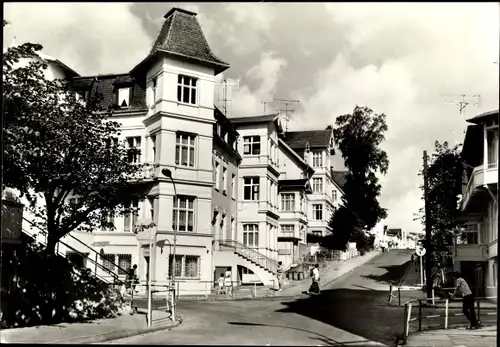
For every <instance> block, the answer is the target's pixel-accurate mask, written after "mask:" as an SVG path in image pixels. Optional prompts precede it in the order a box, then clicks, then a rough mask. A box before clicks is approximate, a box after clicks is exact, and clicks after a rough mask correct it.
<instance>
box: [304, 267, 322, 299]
mask: <svg viewBox="0 0 500 347" xmlns="http://www.w3.org/2000/svg"><path fill="white" fill-rule="evenodd" d="M311 277H312V283H311V286H310V287H309V291H307V292H306V293H307V294H319V292H320V290H319V279H320V277H319V264H316V265H314V268H313V269H312V271H311Z"/></svg>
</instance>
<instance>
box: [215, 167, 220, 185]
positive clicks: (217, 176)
mask: <svg viewBox="0 0 500 347" xmlns="http://www.w3.org/2000/svg"><path fill="white" fill-rule="evenodd" d="M215 189H217V190H220V164H219V162H217V161H216V162H215Z"/></svg>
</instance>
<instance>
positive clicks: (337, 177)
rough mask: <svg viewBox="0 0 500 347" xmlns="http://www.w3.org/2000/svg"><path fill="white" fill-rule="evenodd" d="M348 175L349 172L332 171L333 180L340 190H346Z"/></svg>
mask: <svg viewBox="0 0 500 347" xmlns="http://www.w3.org/2000/svg"><path fill="white" fill-rule="evenodd" d="M348 173H349V171H335V170H331V175H332V179H333V181H334V182H335V183H336V184H337V185H338V186H339V187H340V189H344V186H345V182H346V176H347V174H348Z"/></svg>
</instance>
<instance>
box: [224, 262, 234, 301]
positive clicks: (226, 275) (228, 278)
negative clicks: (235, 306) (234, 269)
mask: <svg viewBox="0 0 500 347" xmlns="http://www.w3.org/2000/svg"><path fill="white" fill-rule="evenodd" d="M231 287H232V281H231V267H228V268H227V269H226V272H225V273H224V288H225V290H226V295H227V296H229V295H230V294H231V292H232V290H231V289H232V288H231Z"/></svg>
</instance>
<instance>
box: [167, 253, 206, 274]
mask: <svg viewBox="0 0 500 347" xmlns="http://www.w3.org/2000/svg"><path fill="white" fill-rule="evenodd" d="M173 265H174V255H173V254H171V255H170V256H169V257H168V273H169V274H170V275H171V274H173ZM175 277H180V278H199V277H200V256H198V255H179V254H177V255H176V256H175Z"/></svg>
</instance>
